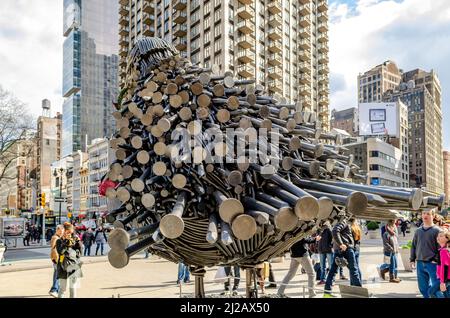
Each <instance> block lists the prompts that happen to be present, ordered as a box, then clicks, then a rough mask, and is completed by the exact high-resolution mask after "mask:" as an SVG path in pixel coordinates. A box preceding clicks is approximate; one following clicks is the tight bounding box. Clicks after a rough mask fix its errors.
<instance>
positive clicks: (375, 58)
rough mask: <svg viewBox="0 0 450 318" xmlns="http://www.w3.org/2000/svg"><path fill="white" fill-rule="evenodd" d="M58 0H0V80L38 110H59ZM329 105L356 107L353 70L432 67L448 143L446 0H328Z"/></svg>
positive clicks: (449, 12)
mask: <svg viewBox="0 0 450 318" xmlns="http://www.w3.org/2000/svg"><path fill="white" fill-rule="evenodd" d="M62 4H63V1H62V0H1V1H0V85H2V86H3V88H5V89H7V90H9V91H11V92H13V93H14V94H15V95H16V96H17V97H18V98H19V99H21V100H22V101H24V102H25V103H27V104H28V105H29V108H30V110H31V111H32V113H33V114H35V115H39V114H40V113H41V100H42V99H44V98H47V99H49V100H50V101H51V102H52V110H53V113H55V112H56V111H61V106H62V103H63V98H62V96H61V86H62V47H63V41H64V38H63V35H62V22H63V16H62V15H63V8H62ZM329 5H330V11H329V16H330V32H329V38H330V72H331V74H330V77H331V80H330V89H331V96H330V100H331V106H330V109H333V108H336V109H345V108H348V107H356V106H357V76H358V74H359V73H362V72H365V71H367V70H369V69H370V68H372V67H373V66H375V65H378V64H381V63H383V62H384V61H386V60H393V61H395V62H396V63H397V65H398V66H399V67H400V68H402V69H403V70H405V71H408V70H411V69H415V68H422V69H424V70H431V69H434V70H435V71H436V72H437V74H438V76H439V78H440V80H441V85H442V90H443V114H444V119H443V127H444V134H443V135H444V147H445V148H446V149H449V150H450V63H449V62H448V59H449V58H450V1H449V0H329Z"/></svg>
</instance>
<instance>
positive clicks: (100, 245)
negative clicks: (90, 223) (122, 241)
mask: <svg viewBox="0 0 450 318" xmlns="http://www.w3.org/2000/svg"><path fill="white" fill-rule="evenodd" d="M96 244H97V248H96V249H95V255H96V256H97V253H98V249H99V248H100V250H101V252H100V253H101V254H102V255H103V245H105V244H104V243H96Z"/></svg>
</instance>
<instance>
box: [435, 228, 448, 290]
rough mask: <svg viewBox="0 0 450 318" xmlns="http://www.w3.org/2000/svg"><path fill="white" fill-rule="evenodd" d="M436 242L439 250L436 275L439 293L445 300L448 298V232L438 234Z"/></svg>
mask: <svg viewBox="0 0 450 318" xmlns="http://www.w3.org/2000/svg"><path fill="white" fill-rule="evenodd" d="M437 240H438V243H439V245H440V246H441V249H440V250H439V264H438V266H437V271H436V273H437V276H438V278H439V280H440V282H441V284H440V290H441V292H443V293H444V295H445V296H446V297H447V298H450V232H444V231H442V232H440V233H439V235H438V238H437Z"/></svg>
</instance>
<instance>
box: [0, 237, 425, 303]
mask: <svg viewBox="0 0 450 318" xmlns="http://www.w3.org/2000/svg"><path fill="white" fill-rule="evenodd" d="M408 239H410V236H409V237H407V238H406V239H403V238H402V237H401V238H400V244H404V243H406V241H407V240H408ZM48 253H49V249H48V248H33V249H31V250H23V249H18V250H10V251H8V252H7V255H6V261H7V262H8V263H9V264H8V263H7V265H5V266H0V297H27V298H38V297H49V295H48V294H47V293H48V290H49V288H50V285H51V275H52V268H51V263H50V260H49V259H48V257H47V255H48ZM8 254H9V256H8ZM24 258H28V259H24ZM399 258H400V257H399ZM360 259H361V269H362V272H363V279H364V287H366V288H368V290H369V293H370V294H371V295H372V296H373V297H383V298H384V297H386V298H416V297H420V294H419V290H418V287H417V282H416V277H415V273H414V272H406V271H404V268H403V264H402V262H401V260H399V262H400V265H399V270H400V273H399V277H400V278H401V279H402V280H403V281H402V282H401V283H400V284H393V283H389V282H387V281H380V279H379V277H378V273H377V270H376V266H377V265H378V264H379V263H380V262H381V261H382V259H383V257H382V247H381V239H368V238H364V239H363V242H362V249H361V257H360ZM83 262H84V266H83V273H84V278H83V279H82V280H81V288H80V289H79V293H78V297H83V298H92V297H99V298H111V297H121V298H128V297H136V298H166V297H180V296H181V297H189V296H192V295H193V293H194V284H193V283H190V284H186V285H182V286H181V288H180V286H177V285H176V278H177V277H176V276H177V265H176V264H173V263H170V262H168V261H166V260H164V259H161V258H159V257H156V256H151V257H150V258H148V259H144V254H139V255H136V256H134V257H133V258H132V260H131V261H130V264H129V265H128V266H127V267H125V268H124V269H120V270H119V269H115V268H113V267H112V266H111V265H110V264H109V263H108V260H107V256H97V257H95V256H91V257H84V258H83ZM288 268H289V257H288V254H287V257H286V258H285V260H284V262H282V263H274V264H273V269H274V273H275V278H276V281H277V282H278V283H279V282H280V281H281V280H282V279H283V277H284V275H285V274H286V272H287V270H288ZM216 270H217V268H216V267H213V268H208V269H207V274H206V276H205V290H206V294H207V295H208V296H214V295H218V294H220V293H221V292H222V291H223V284H222V283H218V282H216V281H214V276H215V273H216ZM241 275H242V276H243V278H242V279H243V281H242V282H241V284H240V288H239V295H240V296H241V297H242V295H245V290H244V286H245V275H244V273H243V271H241ZM347 276H348V274H347ZM192 281H193V278H192ZM348 283H349V282H348V281H340V280H337V281H336V284H348ZM306 286H307V276H306V274H301V272H300V270H299V271H298V273H297V275H296V276H295V278H294V279H293V280H292V281H291V282H290V285H289V286H288V287H287V289H286V295H287V296H289V297H294V298H301V297H303V296H304V294H306V295H307V293H304V290H305V288H304V287H306ZM334 291H335V292H337V293H338V292H339V288H338V287H337V286H335V287H334ZM322 292H323V286H317V293H318V296H317V297H321V296H322ZM273 294H276V289H266V295H267V296H270V295H273ZM338 297H339V296H338Z"/></svg>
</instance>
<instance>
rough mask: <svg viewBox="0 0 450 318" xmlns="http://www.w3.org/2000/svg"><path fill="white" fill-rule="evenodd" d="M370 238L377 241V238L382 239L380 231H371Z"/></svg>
mask: <svg viewBox="0 0 450 318" xmlns="http://www.w3.org/2000/svg"><path fill="white" fill-rule="evenodd" d="M369 238H370V239H377V238H380V233H379V230H375V231H369Z"/></svg>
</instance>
